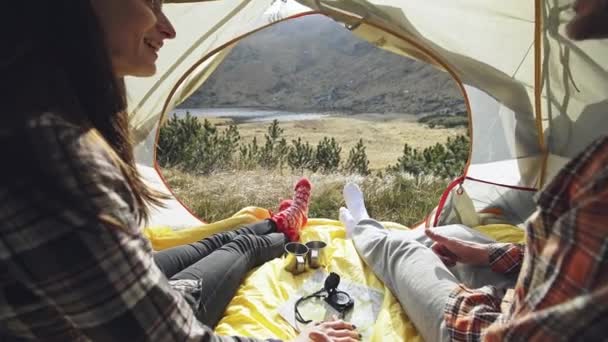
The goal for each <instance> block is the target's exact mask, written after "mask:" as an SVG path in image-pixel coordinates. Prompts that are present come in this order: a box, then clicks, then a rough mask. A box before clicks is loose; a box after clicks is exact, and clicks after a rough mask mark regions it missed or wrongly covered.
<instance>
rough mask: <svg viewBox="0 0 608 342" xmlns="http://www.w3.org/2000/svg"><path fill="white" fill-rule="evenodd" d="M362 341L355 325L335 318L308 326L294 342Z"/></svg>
mask: <svg viewBox="0 0 608 342" xmlns="http://www.w3.org/2000/svg"><path fill="white" fill-rule="evenodd" d="M360 339H361V335H360V334H359V333H358V332H357V330H356V328H355V326H354V325H352V324H350V323H348V322H344V321H342V320H337V319H335V318H334V320H331V321H326V322H319V323H311V324H309V325H307V326H306V327H305V328H304V330H302V332H301V333H300V335H298V337H296V339H295V341H294V342H310V341H312V342H358V341H359V340H360Z"/></svg>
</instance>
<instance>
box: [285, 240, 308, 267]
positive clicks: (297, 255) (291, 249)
mask: <svg viewBox="0 0 608 342" xmlns="http://www.w3.org/2000/svg"><path fill="white" fill-rule="evenodd" d="M285 252H286V253H287V256H286V258H285V270H286V271H288V272H291V274H294V275H296V274H300V273H302V272H305V271H306V254H308V247H306V245H304V244H301V243H299V242H290V243H288V244H286V245H285Z"/></svg>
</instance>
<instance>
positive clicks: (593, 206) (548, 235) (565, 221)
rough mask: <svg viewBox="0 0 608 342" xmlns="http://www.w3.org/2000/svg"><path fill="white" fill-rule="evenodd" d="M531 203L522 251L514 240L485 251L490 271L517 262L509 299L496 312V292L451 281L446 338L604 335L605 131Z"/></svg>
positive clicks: (607, 273)
mask: <svg viewBox="0 0 608 342" xmlns="http://www.w3.org/2000/svg"><path fill="white" fill-rule="evenodd" d="M538 207H539V208H538V210H537V211H536V213H535V214H534V215H533V216H532V217H531V218H530V219H529V220H528V223H527V243H526V246H525V257H524V253H523V250H524V249H523V248H522V247H521V246H518V245H509V244H496V245H493V246H492V251H491V253H490V254H491V256H490V264H491V266H492V268H493V269H494V270H495V271H497V272H515V271H516V270H517V269H518V268H519V266H521V272H520V274H519V279H518V282H517V284H516V286H515V296H514V301H513V304H512V305H511V306H510V308H509V309H508V310H507V311H505V312H501V307H500V304H501V299H502V293H501V291H499V290H497V289H495V288H493V287H489V286H488V287H484V288H481V289H467V288H466V287H464V286H460V287H458V288H457V289H456V290H455V291H454V292H453V293H452V295H451V296H450V299H449V300H448V303H447V305H446V310H445V320H446V326H447V327H448V330H449V331H450V334H451V336H452V338H453V339H454V340H458V341H477V340H485V341H557V340H562V341H566V340H580V341H606V340H608V333H606V331H605V327H606V326H608V138H602V139H599V140H598V141H596V142H595V143H593V144H592V145H590V146H589V147H588V148H587V149H586V150H585V151H584V152H582V153H581V154H580V155H579V156H578V157H577V158H575V159H573V160H572V161H571V162H570V163H569V164H568V165H567V166H566V167H564V168H563V169H562V171H561V172H560V173H559V174H558V176H557V177H556V178H555V179H554V180H553V181H552V182H551V184H550V185H549V186H548V187H547V188H546V189H545V190H544V191H542V193H541V194H540V196H539V199H538ZM522 260H523V264H522Z"/></svg>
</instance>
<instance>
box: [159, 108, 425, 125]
mask: <svg viewBox="0 0 608 342" xmlns="http://www.w3.org/2000/svg"><path fill="white" fill-rule="evenodd" d="M187 112H189V113H190V114H191V115H192V116H195V117H198V118H219V119H230V120H231V121H232V122H235V123H246V122H271V121H273V120H275V119H276V120H278V121H279V122H285V121H310V120H322V119H324V118H328V117H352V118H353V119H355V118H356V119H361V120H370V121H379V122H381V121H390V120H396V119H398V120H404V121H417V119H418V117H417V116H416V115H413V114H405V113H343V112H339V111H332V112H329V111H324V112H313V111H284V110H278V109H260V108H245V107H221V108H177V109H174V110H173V111H171V112H170V115H171V116H172V115H173V114H174V113H175V114H177V115H178V117H182V116H184V115H186V113H187Z"/></svg>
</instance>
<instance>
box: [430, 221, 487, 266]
mask: <svg viewBox="0 0 608 342" xmlns="http://www.w3.org/2000/svg"><path fill="white" fill-rule="evenodd" d="M425 233H426V236H428V237H429V238H430V239H431V240H433V241H435V243H433V245H432V246H431V249H432V250H433V252H435V254H437V255H438V256H439V258H440V259H441V261H443V263H444V264H445V265H446V266H448V267H451V266H454V265H456V262H461V263H463V264H469V265H476V266H487V265H489V264H490V252H489V246H488V245H485V244H481V243H475V242H468V241H464V240H461V239H456V238H450V237H445V236H443V235H439V234H437V233H435V232H433V231H432V230H431V229H430V228H427V229H426V230H425Z"/></svg>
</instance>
